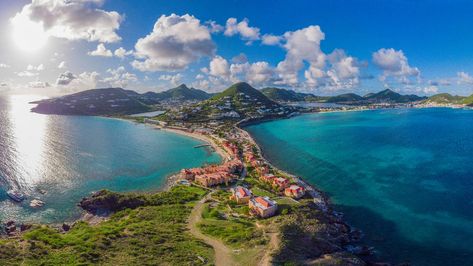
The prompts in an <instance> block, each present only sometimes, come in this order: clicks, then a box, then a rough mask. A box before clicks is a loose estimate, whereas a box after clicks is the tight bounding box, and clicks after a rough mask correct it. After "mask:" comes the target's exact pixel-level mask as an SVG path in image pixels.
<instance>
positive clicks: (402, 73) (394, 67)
mask: <svg viewBox="0 0 473 266" xmlns="http://www.w3.org/2000/svg"><path fill="white" fill-rule="evenodd" d="M373 63H374V64H375V65H376V66H378V67H379V68H380V69H381V70H382V71H383V74H382V75H381V76H380V80H381V81H384V80H386V78H388V77H390V76H393V77H397V78H398V80H399V81H401V82H403V83H406V82H407V81H408V79H409V77H419V75H420V71H419V69H418V68H417V67H411V66H409V62H408V60H407V57H406V56H405V55H404V52H403V51H402V50H398V51H396V50H394V49H393V48H389V49H386V48H381V49H379V50H378V51H376V52H374V53H373Z"/></svg>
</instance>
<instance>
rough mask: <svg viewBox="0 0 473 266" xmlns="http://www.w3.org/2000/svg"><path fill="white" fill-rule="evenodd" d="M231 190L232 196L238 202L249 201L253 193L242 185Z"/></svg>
mask: <svg viewBox="0 0 473 266" xmlns="http://www.w3.org/2000/svg"><path fill="white" fill-rule="evenodd" d="M231 191H232V196H231V197H230V198H231V199H233V200H235V201H236V202H237V203H238V204H242V203H248V202H249V201H250V198H251V197H252V195H253V194H252V193H251V191H250V190H249V189H247V188H245V187H242V186H237V187H235V188H232V189H231Z"/></svg>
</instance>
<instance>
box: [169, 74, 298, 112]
mask: <svg viewBox="0 0 473 266" xmlns="http://www.w3.org/2000/svg"><path fill="white" fill-rule="evenodd" d="M293 109H294V108H293V107H284V106H282V105H280V104H278V103H276V102H274V101H272V100H271V99H269V98H268V97H266V96H265V95H264V94H263V93H262V92H260V91H259V90H257V89H255V88H253V87H251V86H250V85H249V84H248V83H245V82H240V83H236V84H233V85H232V86H230V87H229V88H227V89H226V90H224V91H222V92H221V93H218V94H216V95H214V96H213V97H212V98H210V99H208V100H206V101H203V102H201V103H198V104H197V105H195V106H192V107H189V108H186V109H184V110H182V111H179V112H170V113H168V114H166V115H167V116H168V117H167V119H168V120H172V119H184V120H187V121H206V120H215V119H230V120H241V119H244V118H256V117H268V116H284V115H288V114H289V113H291V112H292V111H293Z"/></svg>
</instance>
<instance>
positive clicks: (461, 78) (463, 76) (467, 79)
mask: <svg viewBox="0 0 473 266" xmlns="http://www.w3.org/2000/svg"><path fill="white" fill-rule="evenodd" d="M457 78H458V84H468V85H472V84H473V77H472V76H470V75H469V74H468V73H466V72H463V71H460V72H458V73H457Z"/></svg>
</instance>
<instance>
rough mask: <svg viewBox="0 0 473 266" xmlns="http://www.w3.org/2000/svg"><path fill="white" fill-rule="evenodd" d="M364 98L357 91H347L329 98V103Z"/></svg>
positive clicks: (351, 101) (355, 100)
mask: <svg viewBox="0 0 473 266" xmlns="http://www.w3.org/2000/svg"><path fill="white" fill-rule="evenodd" d="M363 99H364V98H363V97H361V96H360V95H358V94H355V93H345V94H340V95H337V96H332V97H329V98H328V99H327V102H328V103H356V102H359V101H361V100H363Z"/></svg>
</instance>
